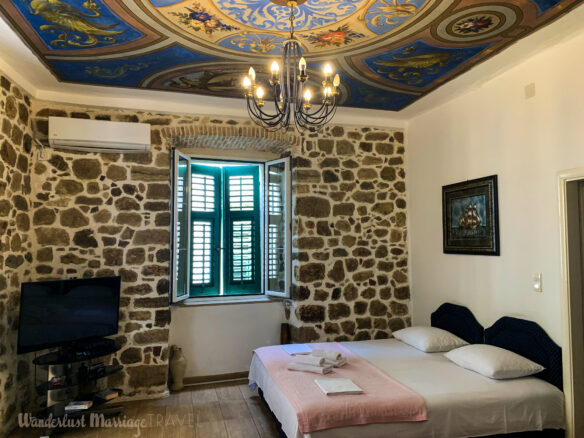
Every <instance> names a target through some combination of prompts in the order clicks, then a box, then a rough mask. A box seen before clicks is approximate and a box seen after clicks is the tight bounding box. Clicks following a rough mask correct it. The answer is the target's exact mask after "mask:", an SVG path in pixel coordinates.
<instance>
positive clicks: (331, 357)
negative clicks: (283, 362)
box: [288, 350, 347, 374]
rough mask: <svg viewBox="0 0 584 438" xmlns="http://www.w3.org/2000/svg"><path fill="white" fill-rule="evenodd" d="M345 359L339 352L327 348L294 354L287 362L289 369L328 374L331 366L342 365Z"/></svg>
mask: <svg viewBox="0 0 584 438" xmlns="http://www.w3.org/2000/svg"><path fill="white" fill-rule="evenodd" d="M346 363H347V359H346V358H345V357H343V355H342V354H341V353H337V352H336V351H329V350H312V354H310V355H302V356H295V357H294V360H293V361H292V362H289V363H288V369H289V370H290V371H305V372H309V373H316V374H328V373H330V372H332V371H333V368H338V367H342V366H343V365H345V364H346Z"/></svg>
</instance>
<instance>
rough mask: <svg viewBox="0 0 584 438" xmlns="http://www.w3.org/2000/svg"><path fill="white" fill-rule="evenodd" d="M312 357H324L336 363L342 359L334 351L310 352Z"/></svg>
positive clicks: (339, 354) (340, 355)
mask: <svg viewBox="0 0 584 438" xmlns="http://www.w3.org/2000/svg"><path fill="white" fill-rule="evenodd" d="M312 355H313V356H316V357H324V358H326V359H329V360H334V361H337V360H339V359H340V358H342V357H343V355H342V354H341V353H337V352H336V351H331V350H318V349H316V350H312Z"/></svg>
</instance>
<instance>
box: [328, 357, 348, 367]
mask: <svg viewBox="0 0 584 438" xmlns="http://www.w3.org/2000/svg"><path fill="white" fill-rule="evenodd" d="M324 364H325V366H326V365H328V366H332V367H335V368H340V367H342V366H343V365H346V364H347V358H346V357H344V356H341V358H340V359H339V360H330V359H325V360H324Z"/></svg>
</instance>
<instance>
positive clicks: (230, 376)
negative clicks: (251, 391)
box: [183, 371, 249, 385]
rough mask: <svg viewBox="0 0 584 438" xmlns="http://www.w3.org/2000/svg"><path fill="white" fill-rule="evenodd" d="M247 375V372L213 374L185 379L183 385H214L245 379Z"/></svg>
mask: <svg viewBox="0 0 584 438" xmlns="http://www.w3.org/2000/svg"><path fill="white" fill-rule="evenodd" d="M248 375H249V371H241V372H238V373H227V374H215V375H212V376H195V377H185V378H184V379H183V382H184V384H185V385H200V384H203V383H216V382H224V381H229V380H240V379H246V378H247V376H248Z"/></svg>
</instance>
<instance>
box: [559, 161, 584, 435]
mask: <svg viewBox="0 0 584 438" xmlns="http://www.w3.org/2000/svg"><path fill="white" fill-rule="evenodd" d="M578 180H584V167H579V168H577V169H570V170H565V171H561V172H558V200H559V210H560V211H559V212H560V269H561V282H562V284H561V299H562V303H561V305H562V368H563V377H564V379H563V380H564V395H565V399H566V438H574V391H573V384H574V369H573V351H572V342H573V340H572V317H573V312H572V309H571V305H570V281H569V279H570V272H569V264H568V211H567V204H566V202H567V199H566V190H567V188H566V186H567V183H569V182H571V181H578Z"/></svg>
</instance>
